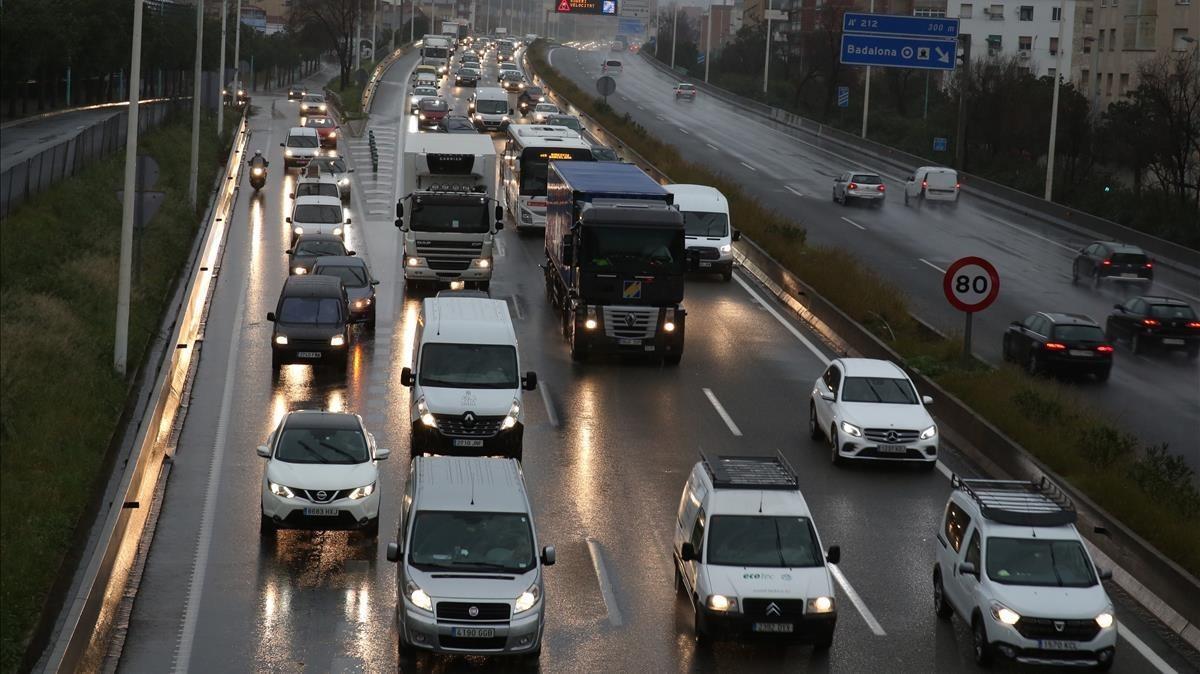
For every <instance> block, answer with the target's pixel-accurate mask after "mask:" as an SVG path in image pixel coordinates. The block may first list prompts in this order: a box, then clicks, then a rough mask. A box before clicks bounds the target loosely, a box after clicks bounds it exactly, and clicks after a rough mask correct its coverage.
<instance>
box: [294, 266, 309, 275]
mask: <svg viewBox="0 0 1200 674" xmlns="http://www.w3.org/2000/svg"><path fill="white" fill-rule="evenodd" d="M292 273H293V274H296V275H297V276H300V275H302V274H307V273H308V270H307V269H305V268H304V267H296V268H294V269H292Z"/></svg>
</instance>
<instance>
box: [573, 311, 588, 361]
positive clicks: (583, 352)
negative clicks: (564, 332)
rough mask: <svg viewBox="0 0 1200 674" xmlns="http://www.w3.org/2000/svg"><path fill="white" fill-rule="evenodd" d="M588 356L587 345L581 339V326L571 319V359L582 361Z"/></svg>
mask: <svg viewBox="0 0 1200 674" xmlns="http://www.w3.org/2000/svg"><path fill="white" fill-rule="evenodd" d="M586 358H587V347H586V346H585V345H584V344H583V342H582V341H581V340H580V339H579V328H578V327H576V325H575V321H571V360H573V361H575V362H576V363H582V362H583V361H584V360H585V359H586Z"/></svg>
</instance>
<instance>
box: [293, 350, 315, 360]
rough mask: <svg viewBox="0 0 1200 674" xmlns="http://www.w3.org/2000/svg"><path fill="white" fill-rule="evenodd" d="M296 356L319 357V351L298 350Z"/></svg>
mask: <svg viewBox="0 0 1200 674" xmlns="http://www.w3.org/2000/svg"><path fill="white" fill-rule="evenodd" d="M296 356H297V357H299V358H320V357H321V352H320V351H300V352H299V353H297V354H296Z"/></svg>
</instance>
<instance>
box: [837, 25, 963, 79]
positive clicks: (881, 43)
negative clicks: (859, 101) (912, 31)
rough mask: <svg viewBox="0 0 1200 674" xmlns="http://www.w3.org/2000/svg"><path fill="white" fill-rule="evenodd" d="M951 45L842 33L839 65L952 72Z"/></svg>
mask: <svg viewBox="0 0 1200 674" xmlns="http://www.w3.org/2000/svg"><path fill="white" fill-rule="evenodd" d="M954 57H955V43H954V42H953V41H950V40H930V39H927V38H919V37H891V36H886V35H858V34H855V33H842V59H841V60H842V63H845V64H847V65H855V66H885V67H889V66H890V67H892V68H922V69H925V70H954Z"/></svg>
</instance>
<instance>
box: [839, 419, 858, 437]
mask: <svg viewBox="0 0 1200 674" xmlns="http://www.w3.org/2000/svg"><path fill="white" fill-rule="evenodd" d="M842 432H843V433H846V434H847V435H853V436H854V437H856V438H861V437H862V429H861V428H859V427H858V426H855V425H854V424H852V423H850V422H849V421H843V422H842Z"/></svg>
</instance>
